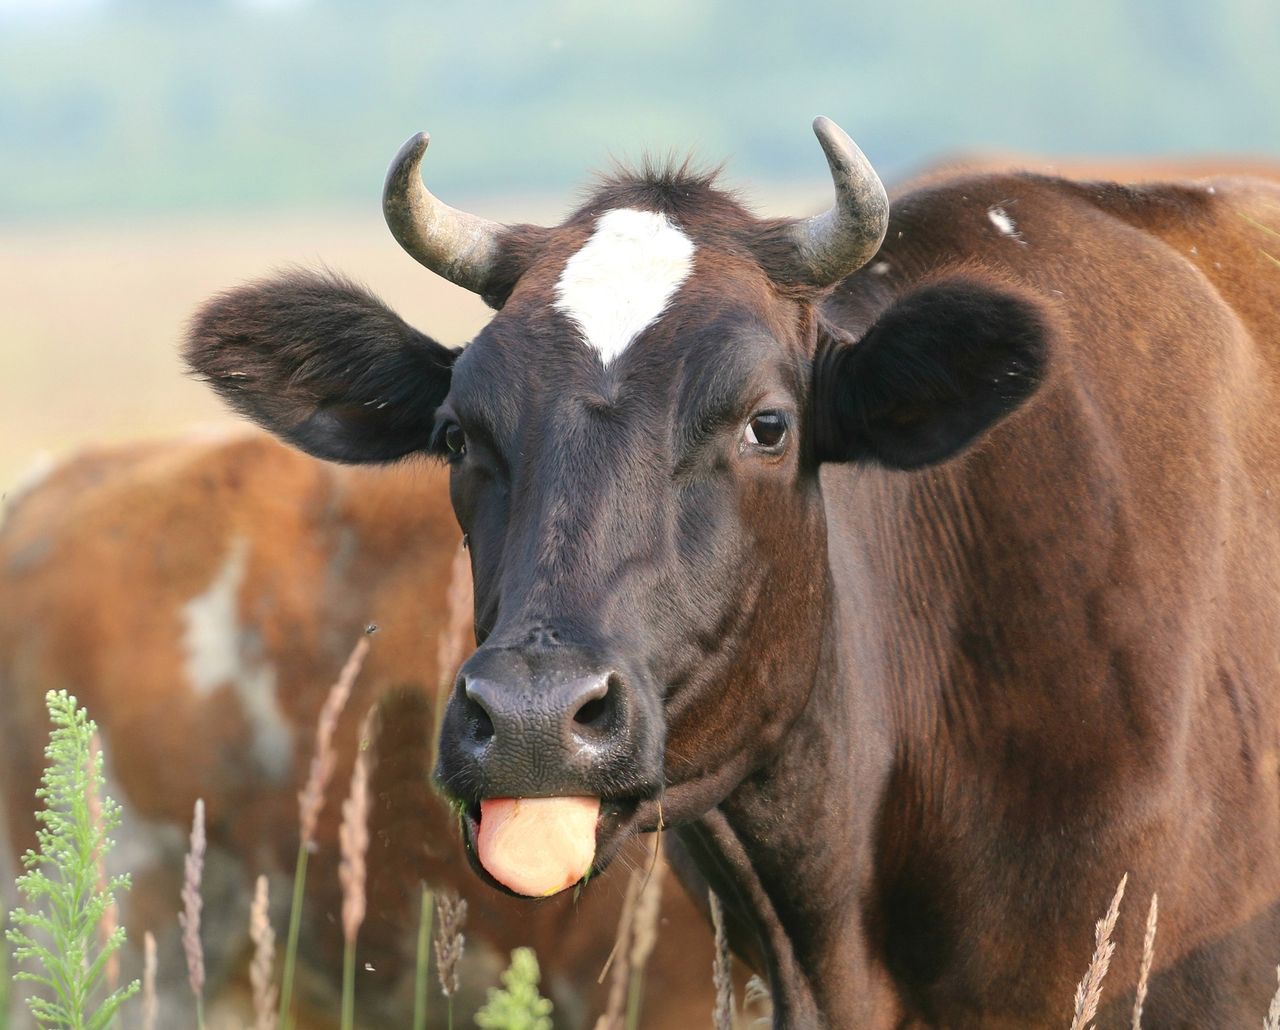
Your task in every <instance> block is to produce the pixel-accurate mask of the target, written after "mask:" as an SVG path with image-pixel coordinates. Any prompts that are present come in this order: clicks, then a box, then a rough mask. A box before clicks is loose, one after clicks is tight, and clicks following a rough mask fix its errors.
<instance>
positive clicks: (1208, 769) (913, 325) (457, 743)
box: [188, 121, 1280, 1028]
mask: <svg viewBox="0 0 1280 1030" xmlns="http://www.w3.org/2000/svg"><path fill="white" fill-rule="evenodd" d="M816 129H817V131H818V134H819V138H820V140H822V142H823V146H824V149H825V150H826V152H827V157H828V161H829V163H830V165H831V167H832V172H833V177H834V178H835V179H836V182H837V207H836V208H833V209H832V212H829V213H828V214H827V215H826V216H822V217H821V218H817V219H810V220H807V221H805V222H785V221H780V220H776V221H760V220H757V219H755V218H753V217H752V216H751V215H750V214H749V213H748V212H746V211H745V210H744V209H743V208H741V207H740V206H739V205H738V204H737V203H736V202H735V201H734V200H733V199H732V198H731V197H730V196H728V195H727V194H725V193H724V192H722V191H720V190H718V189H717V188H716V187H715V185H714V183H713V182H712V181H711V180H710V179H709V178H707V177H700V176H697V175H693V174H690V173H689V172H688V170H687V169H681V170H671V171H666V172H655V173H646V174H644V175H640V176H636V177H633V178H628V177H622V178H620V179H617V180H614V181H611V182H608V183H606V184H604V185H603V186H602V187H601V188H600V189H598V190H597V191H596V193H595V194H594V195H593V196H592V199H591V200H590V201H589V202H588V203H587V204H586V205H585V206H584V207H583V208H581V209H580V210H579V211H578V212H576V213H575V214H574V215H572V216H571V217H570V218H569V219H568V220H567V221H566V222H565V223H564V224H562V225H561V226H558V227H555V228H552V229H534V228H532V227H527V226H521V227H510V228H508V229H505V230H501V231H499V230H492V231H489V235H488V236H485V232H484V231H481V230H478V229H477V228H476V222H475V220H474V218H473V217H472V216H467V218H469V219H471V221H466V220H461V219H460V220H457V225H450V224H447V223H448V219H450V218H453V215H452V214H449V209H443V208H441V207H439V206H437V205H436V204H435V202H434V198H430V197H429V196H426V197H425V199H424V197H423V195H422V194H421V193H419V194H416V195H414V196H413V202H412V203H408V202H402V197H403V196H404V195H406V194H405V191H406V190H407V189H408V187H407V186H406V185H405V184H406V182H408V181H409V179H410V176H411V173H412V172H414V171H415V170H416V167H417V166H416V161H417V160H420V158H421V153H422V150H423V149H424V147H425V143H424V142H421V141H419V142H417V143H415V142H413V141H411V144H410V145H409V146H407V147H406V149H405V151H402V155H401V157H400V158H398V159H397V164H396V165H394V166H393V170H392V174H391V176H390V178H389V193H388V196H389V198H390V199H389V201H388V203H387V211H388V218H389V221H390V222H391V224H392V228H393V231H395V232H396V234H397V237H398V238H399V239H400V240H401V242H402V244H404V245H405V247H406V248H407V249H409V250H410V252H411V253H414V255H415V256H416V257H418V259H419V260H421V261H423V263H424V264H427V265H428V266H429V267H432V268H434V269H435V270H437V271H440V272H441V274H444V275H446V276H449V277H450V278H453V279H454V281H456V282H462V283H463V284H464V285H468V286H470V287H471V288H473V289H476V290H477V291H478V292H481V293H482V295H484V296H485V297H486V299H488V300H489V301H490V302H491V303H493V304H494V306H495V307H497V308H498V309H499V311H498V314H497V315H496V316H495V318H494V320H493V322H492V323H491V324H490V325H489V326H488V327H487V328H486V329H485V330H484V332H482V333H481V334H480V336H479V337H477V339H476V340H475V341H474V342H473V343H472V344H470V345H469V346H468V347H467V348H466V349H465V350H464V351H463V352H462V353H461V355H458V354H456V353H454V352H449V351H446V350H445V349H444V348H441V347H439V345H438V344H435V343H434V342H433V341H431V340H429V339H428V338H426V337H423V336H422V335H421V334H418V333H417V332H416V331H415V330H411V329H409V328H408V327H407V326H404V324H403V323H402V322H400V321H399V320H398V319H397V318H396V317H395V316H394V315H392V314H391V313H390V312H389V311H387V310H386V309H385V308H383V307H382V306H381V305H380V304H379V303H378V302H377V301H376V300H375V299H374V298H372V297H370V296H368V295H367V294H363V293H362V292H360V291H358V290H357V289H355V288H354V287H352V286H350V284H346V283H342V282H336V281H333V280H325V279H322V278H319V277H297V276H294V277H288V278H284V279H281V280H277V281H274V282H267V283H261V284H257V285H254V286H250V287H245V288H242V289H241V290H239V291H235V292H233V293H229V294H227V295H225V296H224V297H222V298H219V299H218V300H216V301H214V302H213V303H211V304H210V305H209V306H208V307H207V308H206V309H205V311H204V312H202V313H201V315H200V316H199V318H198V319H197V322H196V323H195V326H194V329H193V333H192V337H191V341H190V343H189V350H188V356H189V359H190V360H191V363H192V365H193V366H194V367H195V368H196V369H197V370H198V371H200V372H201V373H203V374H204V375H206V376H207V377H208V378H209V379H210V381H211V382H212V383H213V385H214V386H215V387H216V388H217V389H218V390H219V391H220V392H222V393H223V395H224V396H226V397H227V398H228V399H229V400H230V401H231V402H232V403H233V404H234V405H236V406H237V407H238V408H239V409H240V410H242V411H244V412H246V413H248V414H249V415H251V416H252V417H254V418H256V419H257V420H258V421H260V422H261V423H262V424H264V425H266V426H267V427H269V428H271V429H273V430H274V431H276V432H278V433H280V434H281V435H282V436H284V437H286V438H287V439H289V440H291V441H293V442H294V443H296V444H298V445H299V446H302V447H304V448H306V449H308V450H311V451H312V452H313V453H316V454H320V455H323V456H327V457H331V458H338V459H340V460H345V461H361V460H388V459H390V458H393V457H395V456H396V455H397V454H403V453H410V452H413V451H418V450H423V451H429V452H433V453H436V454H437V455H439V456H441V457H442V458H443V459H444V460H446V461H447V462H449V464H450V466H451V491H452V498H453V503H454V509H455V513H456V514H457V516H458V518H459V520H460V522H461V524H462V526H463V528H464V530H465V531H466V532H467V533H468V535H469V537H470V541H471V549H472V556H473V567H474V570H475V579H476V622H477V635H478V638H479V640H480V643H481V646H480V647H479V649H478V650H477V652H476V653H475V654H474V655H473V656H472V658H471V659H469V660H468V662H467V663H466V664H465V665H464V667H463V669H462V671H461V673H460V675H459V678H458V681H457V683H456V685H455V689H454V691H453V693H452V696H451V698H450V701H449V707H448V711H447V714H446V719H445V723H444V728H443V732H442V740H441V752H440V763H439V766H438V769H437V776H438V778H439V779H440V781H441V782H442V783H443V784H444V786H445V787H446V789H447V790H449V791H450V792H451V793H452V794H453V795H454V796H455V797H457V798H458V799H459V801H460V802H461V803H462V805H463V807H464V813H465V815H466V820H465V824H466V830H467V836H468V847H469V852H470V853H471V855H472V857H473V859H474V860H475V863H476V866H477V869H478V871H479V872H480V873H481V874H482V875H484V876H486V877H487V876H489V863H487V862H486V858H485V854H484V846H483V845H480V844H478V843H477V841H478V837H477V832H478V827H479V825H480V823H481V821H482V820H483V819H484V803H485V801H486V800H488V799H492V798H496V797H502V796H509V795H515V796H522V795H538V796H546V797H552V798H554V797H560V796H571V795H572V796H582V795H586V796H593V797H599V798H600V799H601V802H602V807H601V816H600V819H599V823H598V826H597V839H596V856H597V863H598V864H599V865H603V864H606V863H607V861H608V859H609V858H610V857H611V855H612V854H613V853H614V852H615V851H616V849H617V848H618V847H619V846H620V845H621V843H622V842H624V841H625V840H627V839H628V838H629V837H630V835H632V834H633V833H634V832H636V831H637V830H644V829H651V828H653V827H654V826H655V825H659V824H663V825H667V826H671V827H674V828H675V830H676V834H675V835H674V836H675V837H676V843H675V846H674V847H675V850H674V854H673V857H674V859H675V860H676V864H677V867H678V868H679V869H680V870H681V872H682V874H683V875H684V876H685V877H686V878H687V879H688V881H689V883H690V885H691V886H692V887H694V888H695V889H700V888H701V887H702V885H703V884H705V883H709V884H710V886H711V887H712V889H713V890H714V891H715V893H716V894H717V896H719V897H720V898H721V899H722V901H723V903H724V905H725V908H726V910H727V914H728V919H729V925H730V930H731V934H732V937H733V939H734V942H735V947H736V948H737V949H738V950H739V951H740V952H741V953H742V954H744V955H745V956H747V957H748V958H749V959H750V960H751V961H752V963H753V964H754V965H755V966H756V968H758V969H759V970H761V971H762V972H766V973H767V974H768V975H769V977H770V980H771V984H772V988H773V995H774V1003H775V1019H776V1022H777V1025H779V1026H797V1027H810V1026H857V1027H872V1028H875V1027H896V1026H954V1027H1033V1026H1034V1027H1040V1026H1044V1027H1050V1026H1060V1025H1063V1024H1065V1023H1066V1022H1067V1021H1069V1016H1070V1009H1071V999H1072V993H1073V986H1074V983H1075V982H1076V981H1077V980H1078V979H1079V976H1080V975H1081V973H1082V972H1083V969H1084V967H1085V965H1086V964H1087V959H1088V954H1089V951H1090V948H1091V944H1092V933H1091V931H1092V924H1093V920H1094V919H1095V918H1096V916H1097V915H1099V914H1101V911H1102V910H1103V908H1104V907H1105V904H1106V901H1107V899H1108V898H1109V897H1110V896H1111V894H1112V892H1113V891H1114V889H1115V885H1116V883H1117V881H1119V880H1120V877H1121V875H1122V874H1124V873H1126V872H1127V873H1128V874H1129V892H1130V893H1129V898H1130V903H1129V906H1128V907H1127V908H1126V910H1125V912H1124V915H1123V916H1122V918H1121V921H1120V926H1119V929H1118V931H1117V933H1118V941H1119V950H1118V955H1119V956H1120V957H1118V958H1117V960H1116V962H1115V963H1114V964H1113V966H1112V972H1111V974H1110V978H1109V980H1108V992H1109V993H1108V997H1109V998H1110V999H1113V1008H1112V1009H1111V1010H1109V1011H1108V1012H1106V1013H1105V1014H1104V1018H1103V1023H1104V1024H1105V1025H1109V1026H1110V1025H1127V1023H1128V1020H1129V1013H1128V1011H1127V1008H1126V1006H1127V1000H1126V999H1125V997H1124V994H1125V991H1126V990H1129V991H1132V987H1133V984H1134V981H1135V979H1136V972H1137V970H1136V967H1137V959H1138V950H1139V948H1138V944H1139V942H1140V939H1141V933H1142V927H1143V922H1144V919H1143V915H1144V914H1145V902H1146V900H1147V898H1148V897H1149V896H1150V894H1151V893H1152V892H1158V893H1159V895H1160V914H1161V920H1160V936H1159V939H1158V943H1157V948H1156V956H1157V957H1156V974H1155V979H1154V982H1153V986H1152V991H1151V995H1150V997H1149V998H1148V1000H1147V1014H1148V1020H1149V1025H1154V1026H1196V1027H1210V1026H1213V1027H1218V1026H1221V1027H1228V1026H1237V1025H1243V1024H1244V1023H1247V1022H1248V1021H1250V1020H1254V1019H1257V1018H1260V1015H1261V1013H1262V1012H1263V1011H1265V1008H1266V999H1267V997H1268V996H1269V995H1270V993H1271V991H1272V989H1273V988H1274V963H1275V961H1276V959H1277V957H1280V955H1278V954H1277V949H1276V945H1275V941H1276V939H1277V938H1276V934H1275V932H1274V931H1275V930H1276V929H1277V927H1276V925H1275V912H1276V906H1277V903H1278V902H1280V868H1278V863H1277V859H1276V858H1275V856H1274V855H1273V849H1272V848H1271V842H1272V841H1273V840H1274V839H1275V834H1276V831H1277V830H1278V829H1280V826H1278V825H1277V824H1278V823H1280V796H1278V794H1277V790H1278V784H1277V768H1278V767H1277V755H1278V754H1280V752H1278V751H1277V745H1278V744H1280V711H1277V697H1276V687H1277V670H1278V669H1280V591H1278V589H1277V584H1278V583H1280V539H1277V536H1278V535H1280V519H1277V515H1278V514H1280V511H1278V510H1277V499H1276V498H1275V497H1274V496H1273V492H1272V489H1271V480H1272V479H1273V478H1274V476H1275V473H1276V472H1277V471H1280V418H1278V417H1277V412H1278V411H1280V403H1278V402H1280V368H1278V366H1280V339H1278V337H1280V259H1278V258H1277V256H1276V254H1275V253H1274V251H1275V249H1276V247H1275V232H1276V227H1277V225H1280V190H1278V189H1277V187H1276V186H1275V185H1274V184H1268V183H1263V182H1259V181H1252V180H1246V179H1241V180H1217V181H1202V182H1199V183H1194V184H1182V185H1179V184H1168V185H1147V186H1142V187H1122V186H1116V185H1111V184H1106V183H1073V182H1069V181H1067V180H1063V179H1057V178H1052V177H1045V176H1037V175H1030V174H976V175H972V176H968V177H961V178H957V179H952V180H945V181H938V180H930V181H928V182H927V183H926V184H925V185H923V186H922V187H920V188H918V189H911V188H907V189H904V190H901V191H900V192H899V193H898V194H897V195H896V199H895V201H894V204H893V208H892V213H891V217H889V218H888V220H887V222H886V221H885V220H884V218H883V213H882V211H881V209H880V207H879V203H878V201H877V197H876V193H875V191H874V190H873V189H872V188H870V187H869V186H868V185H867V180H866V176H865V174H863V173H861V172H859V171H858V168H859V167H860V165H859V162H860V157H861V155H860V154H858V153H857V152H856V148H852V144H851V143H850V144H848V146H846V147H840V146H833V144H832V139H833V136H832V134H831V132H830V128H829V123H822V122H821V121H820V122H819V123H818V124H817V126H816ZM415 148H416V149H415ZM406 155H407V156H406ZM406 161H407V162H409V164H407V165H406V163H405V162H406ZM406 168H408V171H406V170H405V169H406ZM850 180H852V181H853V185H848V183H849V181H850ZM842 183H845V185H841V184H842ZM407 210H413V211H418V212H420V216H418V217H417V221H416V222H415V221H412V220H406V219H407V216H406V215H405V214H404V212H405V211H407ZM421 212H425V213H421ZM442 212H443V213H442ZM859 217H860V218H864V219H865V222H866V226H870V227H871V228H870V229H867V228H866V227H865V226H864V228H863V230H857V231H855V230H851V229H840V228H833V227H837V226H839V224H840V222H841V219H851V218H853V219H856V218H859ZM406 225H409V226H410V228H411V229H412V231H408V230H406ZM442 225H444V228H441V226H442ZM486 231H487V230H486ZM415 234H416V235H415ZM832 236H836V237H841V239H842V246H843V247H844V249H843V250H840V248H839V247H836V248H833V247H831V246H829V245H828V244H830V240H831V237H832ZM881 236H883V243H882V244H881V245H880V246H879V249H878V251H877V250H876V249H875V241H876V240H879V239H880V238H881ZM477 238H480V239H483V240H485V241H486V246H485V247H479V246H477V245H475V240H476V239H477ZM868 240H870V241H871V248H870V249H867V248H866V247H865V246H864V245H865V244H866V242H867V241H868ZM477 254H479V255H480V257H479V258H477V256H476V255H477ZM833 254H834V255H835V256H834V257H833V256H832V255H833ZM495 255H496V256H495ZM584 256H588V257H590V266H591V267H590V268H589V269H584V268H583V267H582V265H583V262H584V261H586V260H587V257H584ZM452 259H456V260H457V261H458V262H463V263H464V264H465V265H466V267H465V269H464V270H463V271H461V272H460V271H458V269H457V268H456V267H455V266H454V265H453V264H450V260H452ZM860 266H865V267H860ZM858 268H860V270H856V271H852V269H858ZM833 269H834V271H833ZM402 377H408V378H414V379H416V380H417V381H418V382H419V383H420V389H419V392H418V395H417V396H416V397H413V398H411V397H408V396H407V395H406V394H405V392H404V391H403V390H402V389H401V388H400V381H401V378H402ZM383 409H386V411H387V414H386V415H385V416H381V417H380V416H377V415H376V414H371V412H376V411H381V410H383ZM495 867H496V863H495ZM1135 896H1136V897H1138V898H1140V899H1141V901H1140V902H1139V903H1138V904H1134V903H1133V902H1132V899H1133V898H1134V897H1135Z"/></svg>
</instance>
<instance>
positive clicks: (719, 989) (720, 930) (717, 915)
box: [707, 891, 733, 1030]
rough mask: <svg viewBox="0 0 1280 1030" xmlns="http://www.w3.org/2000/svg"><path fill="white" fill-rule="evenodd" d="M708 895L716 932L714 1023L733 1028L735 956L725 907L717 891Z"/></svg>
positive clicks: (719, 1028)
mask: <svg viewBox="0 0 1280 1030" xmlns="http://www.w3.org/2000/svg"><path fill="white" fill-rule="evenodd" d="M707 896H708V898H709V899H710V902H711V925H712V926H713V927H714V929H715V934H716V960H715V966H714V967H713V969H712V979H713V981H714V983H715V988H716V1005H715V1009H714V1010H713V1014H712V1025H713V1026H714V1027H715V1030H733V957H732V956H731V955H730V953H729V935H728V934H727V933H726V932H725V928H724V909H723V908H722V907H721V905H720V899H719V898H718V897H716V892H715V891H709V892H708V894H707Z"/></svg>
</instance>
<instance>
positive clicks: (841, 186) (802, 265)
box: [775, 118, 889, 287]
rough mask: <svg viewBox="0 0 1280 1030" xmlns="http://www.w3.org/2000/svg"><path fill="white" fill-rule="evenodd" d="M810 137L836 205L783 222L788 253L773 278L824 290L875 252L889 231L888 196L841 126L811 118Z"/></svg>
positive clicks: (869, 165)
mask: <svg viewBox="0 0 1280 1030" xmlns="http://www.w3.org/2000/svg"><path fill="white" fill-rule="evenodd" d="M813 133H814V135H815V136H817V137H818V142H819V143H820V144H822V151H823V153H824V154H826V156H827V165H828V167H830V169H831V179H832V182H833V183H834V185H835V189H836V202H835V205H834V206H833V207H831V208H830V209H829V210H827V211H824V212H823V213H822V214H820V215H814V216H813V217H812V218H798V219H796V220H794V221H792V222H789V223H787V224H786V226H785V230H784V231H785V237H786V240H787V242H788V243H790V247H789V248H788V250H789V253H788V254H787V257H786V259H785V261H784V263H783V266H782V267H779V268H778V269H776V271H775V275H776V277H777V278H780V279H783V280H785V281H788V282H798V283H803V284H805V285H808V286H819V287H826V286H830V285H832V284H833V283H837V282H839V281H840V280H841V279H843V278H844V277H845V276H847V275H850V274H852V273H853V272H856V271H857V270H858V269H859V268H861V267H862V266H863V265H864V264H866V263H867V262H868V261H870V260H871V258H872V256H873V255H874V254H875V252H876V250H878V249H879V247H880V243H881V241H882V240H883V239H884V234H885V231H886V230H887V229H888V228H889V197H888V195H887V194H886V193H885V189H884V184H883V183H882V182H881V181H880V176H878V175H877V174H876V171H875V169H874V168H872V167H871V162H870V161H868V160H867V159H866V157H865V156H864V155H863V153H862V151H861V150H859V149H858V146H857V144H856V143H854V142H853V140H851V139H850V138H849V136H848V134H847V133H845V131H844V130H843V129H842V128H840V126H838V125H837V124H836V123H835V122H833V121H832V120H831V119H830V118H815V119H814V120H813Z"/></svg>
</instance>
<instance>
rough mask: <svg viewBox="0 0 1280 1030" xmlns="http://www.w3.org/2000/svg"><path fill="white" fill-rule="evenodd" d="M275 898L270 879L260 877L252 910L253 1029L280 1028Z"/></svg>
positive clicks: (251, 979)
mask: <svg viewBox="0 0 1280 1030" xmlns="http://www.w3.org/2000/svg"><path fill="white" fill-rule="evenodd" d="M270 902H271V899H270V896H269V894H268V890H267V878H266V877H265V876H259V877H258V881H257V883H256V884H255V885H254V892H253V905H252V906H251V907H250V909H249V939H250V940H251V941H252V942H253V961H252V962H250V963H249V985H250V987H251V988H252V989H253V1030H276V1003H277V1001H278V1000H279V994H278V991H277V989H276V985H275V966H276V933H275V930H273V929H272V928H271V916H270V911H271V903H270Z"/></svg>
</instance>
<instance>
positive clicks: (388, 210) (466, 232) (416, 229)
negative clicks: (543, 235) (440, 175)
mask: <svg viewBox="0 0 1280 1030" xmlns="http://www.w3.org/2000/svg"><path fill="white" fill-rule="evenodd" d="M430 142H431V136H430V134H429V133H425V132H420V133H418V134H417V135H416V136H414V137H413V138H412V139H410V140H409V141H408V142H407V143H405V145H404V146H403V147H401V148H400V153H398V154H396V156H395V160H394V161H392V162H391V167H390V168H389V169H387V181H386V185H384V186H383V188H382V213H383V215H384V216H385V217H386V219H387V226H388V227H389V228H390V229H391V235H392V236H394V237H395V238H396V240H397V241H398V242H399V244H400V246H402V247H404V249H405V250H406V251H408V252H409V254H410V256H412V257H413V258H414V259H415V260H417V261H419V262H421V263H422V264H424V265H426V266H427V267H428V268H429V269H431V271H433V272H435V273H436V274H437V275H442V276H444V277H445V278H446V279H448V280H449V281H450V282H452V283H457V285H459V286H461V287H463V288H465V289H468V290H470V291H471V292H472V293H479V294H483V293H484V291H485V285H486V283H487V282H488V280H489V275H490V273H491V272H492V271H493V267H494V264H495V263H496V261H497V259H498V256H499V248H498V239H499V237H500V235H501V234H502V232H503V230H504V229H505V228H506V227H505V226H504V225H503V224H502V223H501V222H491V221H489V220H487V219H484V218H480V217H478V216H477V215H471V214H467V212H465V211H459V210H457V209H456V208H452V207H450V206H449V205H448V204H445V203H443V202H441V201H439V200H437V199H436V198H435V197H433V196H432V195H431V191H430V190H428V189H427V187H426V186H425V185H424V184H423V182H422V173H421V170H420V169H421V165H422V156H423V155H424V154H425V153H426V152H427V145H428V144H429V143H430Z"/></svg>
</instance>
